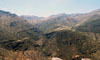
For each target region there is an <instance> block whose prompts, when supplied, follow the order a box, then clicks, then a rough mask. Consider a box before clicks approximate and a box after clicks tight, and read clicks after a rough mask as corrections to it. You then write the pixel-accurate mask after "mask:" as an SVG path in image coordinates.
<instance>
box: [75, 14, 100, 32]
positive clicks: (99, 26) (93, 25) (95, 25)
mask: <svg viewBox="0 0 100 60" xmlns="http://www.w3.org/2000/svg"><path fill="white" fill-rule="evenodd" d="M76 30H78V31H82V32H94V33H100V15H93V16H91V18H90V19H88V20H87V21H85V22H84V23H83V24H81V25H79V26H77V27H76Z"/></svg>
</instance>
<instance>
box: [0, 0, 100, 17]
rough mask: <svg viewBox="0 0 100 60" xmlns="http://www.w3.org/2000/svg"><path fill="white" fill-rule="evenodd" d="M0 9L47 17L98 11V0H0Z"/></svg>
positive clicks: (99, 7)
mask: <svg viewBox="0 0 100 60" xmlns="http://www.w3.org/2000/svg"><path fill="white" fill-rule="evenodd" d="M0 9H1V10H6V11H10V12H12V13H16V14H18V15H36V16H49V15H52V14H59V13H68V14H71V13H85V12H90V11H92V10H95V9H100V0H0Z"/></svg>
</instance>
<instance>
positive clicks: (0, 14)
mask: <svg viewBox="0 0 100 60" xmlns="http://www.w3.org/2000/svg"><path fill="white" fill-rule="evenodd" d="M3 15H6V16H11V17H16V16H17V15H16V14H13V13H10V12H8V11H3V10H0V16H3Z"/></svg>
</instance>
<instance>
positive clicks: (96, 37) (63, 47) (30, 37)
mask: <svg viewBox="0 0 100 60" xmlns="http://www.w3.org/2000/svg"><path fill="white" fill-rule="evenodd" d="M99 56H100V9H97V10H95V11H92V12H89V13H81V14H65V13H61V14H57V15H52V16H49V17H38V16H28V15H27V16H25V15H22V16H18V15H16V14H13V13H10V12H7V11H3V10H0V59H1V60H52V58H55V57H57V58H60V59H62V60H82V59H90V60H100V57H99Z"/></svg>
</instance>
